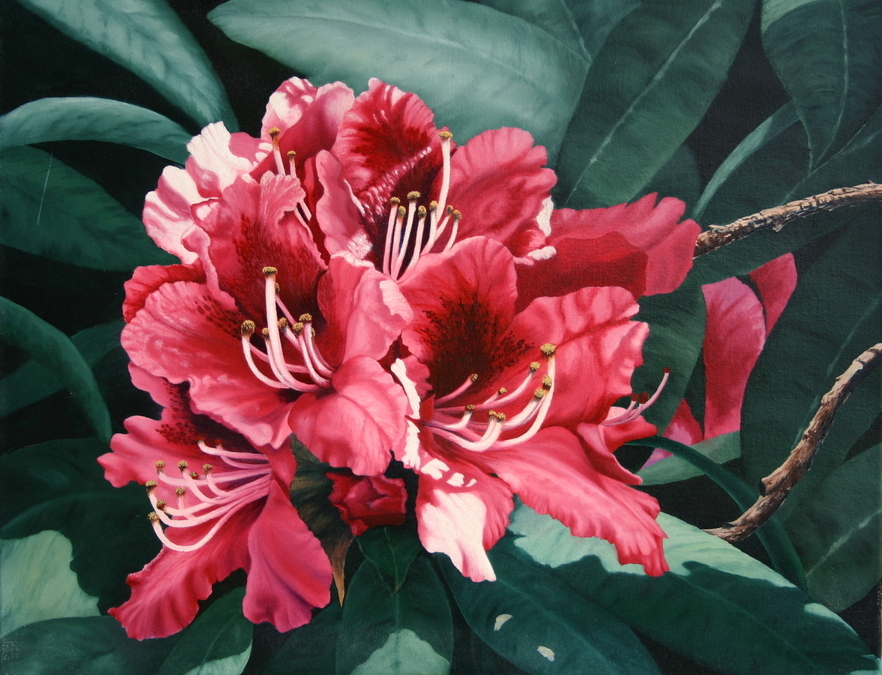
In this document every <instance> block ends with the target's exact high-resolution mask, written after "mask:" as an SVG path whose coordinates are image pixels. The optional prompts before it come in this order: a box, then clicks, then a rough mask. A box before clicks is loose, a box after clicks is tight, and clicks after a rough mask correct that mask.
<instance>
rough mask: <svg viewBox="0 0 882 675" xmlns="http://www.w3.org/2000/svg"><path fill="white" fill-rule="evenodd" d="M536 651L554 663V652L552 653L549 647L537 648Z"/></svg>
mask: <svg viewBox="0 0 882 675" xmlns="http://www.w3.org/2000/svg"><path fill="white" fill-rule="evenodd" d="M536 651H537V652H539V653H540V654H542V656H544V657H545V658H546V659H548V660H549V661H554V652H553V651H551V650H550V649H549V648H548V647H541V646H540V647H536Z"/></svg>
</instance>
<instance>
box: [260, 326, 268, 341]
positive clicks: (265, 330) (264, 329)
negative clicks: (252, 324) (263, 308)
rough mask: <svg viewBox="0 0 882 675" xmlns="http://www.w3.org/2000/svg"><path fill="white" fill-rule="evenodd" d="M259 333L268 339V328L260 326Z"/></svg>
mask: <svg viewBox="0 0 882 675" xmlns="http://www.w3.org/2000/svg"><path fill="white" fill-rule="evenodd" d="M260 334H261V335H263V337H265V338H267V339H269V328H262V329H261V330H260Z"/></svg>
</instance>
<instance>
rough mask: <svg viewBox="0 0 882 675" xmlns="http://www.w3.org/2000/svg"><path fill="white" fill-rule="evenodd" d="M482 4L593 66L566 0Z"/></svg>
mask: <svg viewBox="0 0 882 675" xmlns="http://www.w3.org/2000/svg"><path fill="white" fill-rule="evenodd" d="M481 4H482V5H485V6H487V7H492V8H493V9H495V10H497V11H499V12H504V13H505V14H510V15H511V16H516V17H519V18H521V19H523V20H524V21H526V22H527V23H530V24H533V25H534V26H536V27H537V28H541V29H542V30H544V31H545V32H546V33H548V34H549V35H550V36H552V37H553V38H555V39H556V40H558V41H559V42H560V43H561V45H563V46H564V47H566V48H567V49H570V50H572V51H573V52H575V53H576V54H578V56H579V58H582V59H584V60H585V61H586V62H589V63H590V61H591V55H590V54H589V53H588V51H587V50H586V49H585V45H584V43H583V42H582V36H581V35H580V33H579V26H578V25H577V24H576V19H575V17H574V16H573V12H572V9H571V7H570V6H569V3H568V2H567V0H481Z"/></svg>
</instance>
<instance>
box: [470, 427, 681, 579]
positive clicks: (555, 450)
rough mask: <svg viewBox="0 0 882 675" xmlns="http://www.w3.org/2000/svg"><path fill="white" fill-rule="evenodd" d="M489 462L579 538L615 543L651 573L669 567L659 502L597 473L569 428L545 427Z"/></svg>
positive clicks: (625, 559) (624, 559)
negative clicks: (660, 524) (528, 439)
mask: <svg viewBox="0 0 882 675" xmlns="http://www.w3.org/2000/svg"><path fill="white" fill-rule="evenodd" d="M486 462H487V464H488V465H489V466H491V467H492V468H493V471H494V472H495V473H496V474H498V475H499V477H500V478H502V479H503V480H504V481H505V482H506V483H508V484H509V485H510V486H511V487H512V490H513V491H514V492H515V494H517V495H518V496H519V497H520V498H521V499H523V501H524V503H525V504H527V505H528V506H530V507H531V508H533V509H534V510H536V511H537V512H538V513H543V514H548V515H550V516H552V517H553V518H556V519H557V520H559V521H560V522H562V523H563V524H564V525H566V526H567V527H569V528H570V530H572V532H573V534H574V535H576V536H577V537H600V538H602V539H606V540H607V541H609V542H611V543H613V544H615V547H616V551H617V552H618V557H619V562H620V563H622V564H626V563H639V564H641V565H643V566H644V568H645V569H646V573H647V574H649V575H652V576H658V575H660V574H662V573H664V572H665V571H667V570H668V565H667V563H666V562H665V559H664V551H663V548H662V540H663V539H664V537H665V533H664V531H663V530H662V529H661V527H660V526H659V525H658V523H656V522H655V518H656V516H657V515H658V513H659V506H658V502H656V500H655V499H654V498H653V497H650V496H649V495H647V494H645V493H643V492H640V491H638V490H635V489H633V488H631V487H629V486H627V485H625V484H624V483H622V482H620V481H618V480H615V479H613V478H610V477H609V476H606V475H604V474H602V473H600V472H598V471H597V470H596V469H595V468H594V467H593V466H592V465H591V462H590V461H589V460H588V457H587V456H586V454H585V451H584V450H583V448H582V445H581V443H579V441H578V439H577V438H576V437H575V436H574V435H573V434H572V433H570V432H569V431H567V430H565V429H562V428H560V427H552V428H549V429H545V430H543V431H541V432H540V433H539V434H537V435H536V437H535V438H533V439H532V440H531V441H529V442H528V443H524V444H523V445H521V446H519V447H518V448H516V449H513V450H502V451H493V452H490V453H487V456H486Z"/></svg>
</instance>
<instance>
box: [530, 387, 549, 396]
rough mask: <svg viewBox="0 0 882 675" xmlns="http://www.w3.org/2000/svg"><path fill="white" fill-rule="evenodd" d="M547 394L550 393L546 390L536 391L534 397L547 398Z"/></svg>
mask: <svg viewBox="0 0 882 675" xmlns="http://www.w3.org/2000/svg"><path fill="white" fill-rule="evenodd" d="M547 393H548V392H547V391H546V390H545V389H537V390H536V391H534V392H533V397H534V398H545V394H547Z"/></svg>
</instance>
